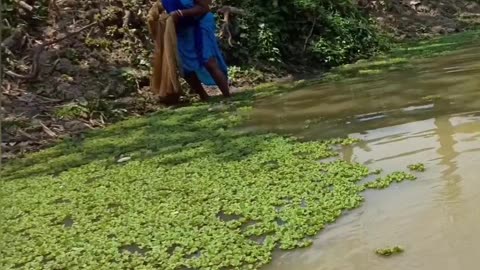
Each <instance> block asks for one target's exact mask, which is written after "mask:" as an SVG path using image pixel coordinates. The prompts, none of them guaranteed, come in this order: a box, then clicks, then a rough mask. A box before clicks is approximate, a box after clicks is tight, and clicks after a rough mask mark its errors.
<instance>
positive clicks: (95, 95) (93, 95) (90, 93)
mask: <svg viewBox="0 0 480 270" xmlns="http://www.w3.org/2000/svg"><path fill="white" fill-rule="evenodd" d="M99 97H100V94H99V93H98V92H96V91H87V92H86V93H85V98H86V99H87V100H92V99H97V98H99Z"/></svg>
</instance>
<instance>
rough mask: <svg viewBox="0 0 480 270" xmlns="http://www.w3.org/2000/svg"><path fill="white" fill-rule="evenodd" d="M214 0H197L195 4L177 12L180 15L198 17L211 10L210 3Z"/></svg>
mask: <svg viewBox="0 0 480 270" xmlns="http://www.w3.org/2000/svg"><path fill="white" fill-rule="evenodd" d="M211 3H212V0H195V6H193V7H192V8H189V9H183V10H180V11H178V12H176V13H177V15H178V16H180V17H196V16H202V15H205V14H206V13H208V12H210V6H209V5H210V4H211Z"/></svg>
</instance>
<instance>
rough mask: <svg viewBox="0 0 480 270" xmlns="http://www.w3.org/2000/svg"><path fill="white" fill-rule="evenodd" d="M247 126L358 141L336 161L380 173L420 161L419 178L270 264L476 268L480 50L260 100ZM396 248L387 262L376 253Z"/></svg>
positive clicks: (290, 267) (283, 269)
mask: <svg viewBox="0 0 480 270" xmlns="http://www.w3.org/2000/svg"><path fill="white" fill-rule="evenodd" d="M244 128H245V129H249V130H252V129H253V130H268V131H275V132H279V133H284V134H292V135H295V136H298V137H300V138H303V139H305V140H319V139H324V138H329V137H337V136H346V135H349V136H352V137H357V138H361V139H362V140H363V142H361V143H359V144H357V145H355V146H353V147H345V148H343V149H342V150H341V154H342V155H341V158H344V159H346V160H348V161H352V162H360V163H364V164H367V165H369V166H370V167H372V168H381V169H384V171H385V173H388V172H392V171H395V170H403V169H405V168H406V166H407V165H409V164H412V163H416V162H422V163H424V164H425V165H426V168H427V171H426V172H424V173H421V174H418V175H419V178H418V180H417V181H414V182H405V183H401V184H395V185H393V186H392V187H390V188H389V189H386V190H382V191H368V192H366V193H365V197H366V201H365V203H364V204H363V205H362V206H361V207H360V208H358V209H356V210H353V211H351V212H349V213H346V214H345V215H344V216H343V217H342V218H340V219H339V220H338V221H337V222H336V223H334V224H332V225H330V226H328V227H327V228H326V229H325V230H324V231H322V232H321V233H320V234H319V235H318V236H317V237H316V239H315V241H314V245H313V246H312V247H309V248H306V249H298V250H294V251H288V252H277V253H276V254H275V255H274V259H273V262H272V264H270V265H268V266H267V267H265V268H264V269H268V270H274V269H275V270H334V269H335V270H337V269H338V270H377V269H378V270H385V269H402V270H409V269H415V270H417V269H422V270H430V269H431V270H476V269H479V266H478V260H479V258H480V257H479V255H480V49H477V48H470V49H466V50H462V51H459V52H458V53H455V54H453V55H449V56H443V57H438V58H434V59H429V60H423V61H418V62H416V63H415V65H414V68H413V69H409V70H405V71H396V72H390V73H386V74H381V75H374V76H364V77H357V78H355V79H349V80H344V81H340V82H335V83H325V84H321V85H316V86H312V87H309V88H308V89H302V90H299V91H295V92H291V93H286V94H284V95H282V96H278V97H276V98H272V99H270V100H266V101H263V102H262V103H259V104H257V105H256V109H255V110H254V113H253V115H252V118H251V120H250V122H249V123H248V125H247V126H246V127H244ZM394 245H401V246H403V247H404V248H405V252H404V253H403V254H401V255H398V256H393V257H389V258H383V257H379V256H377V255H376V254H375V252H374V250H375V249H377V248H385V247H389V246H394Z"/></svg>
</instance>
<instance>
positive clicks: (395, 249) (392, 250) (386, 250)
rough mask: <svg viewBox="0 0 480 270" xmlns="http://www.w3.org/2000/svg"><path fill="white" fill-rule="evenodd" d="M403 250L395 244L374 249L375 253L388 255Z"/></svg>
mask: <svg viewBox="0 0 480 270" xmlns="http://www.w3.org/2000/svg"><path fill="white" fill-rule="evenodd" d="M404 251H405V250H404V249H403V248H402V247H400V246H395V247H392V248H383V249H377V250H375V253H377V254H378V255H380V256H385V257H389V256H392V255H395V254H399V253H403V252H404Z"/></svg>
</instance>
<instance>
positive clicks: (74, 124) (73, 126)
mask: <svg viewBox="0 0 480 270" xmlns="http://www.w3.org/2000/svg"><path fill="white" fill-rule="evenodd" d="M64 126H65V129H66V130H69V131H73V132H78V131H82V130H85V129H86V128H87V125H85V123H83V122H82V121H78V120H73V121H68V122H66V123H65V125H64Z"/></svg>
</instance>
